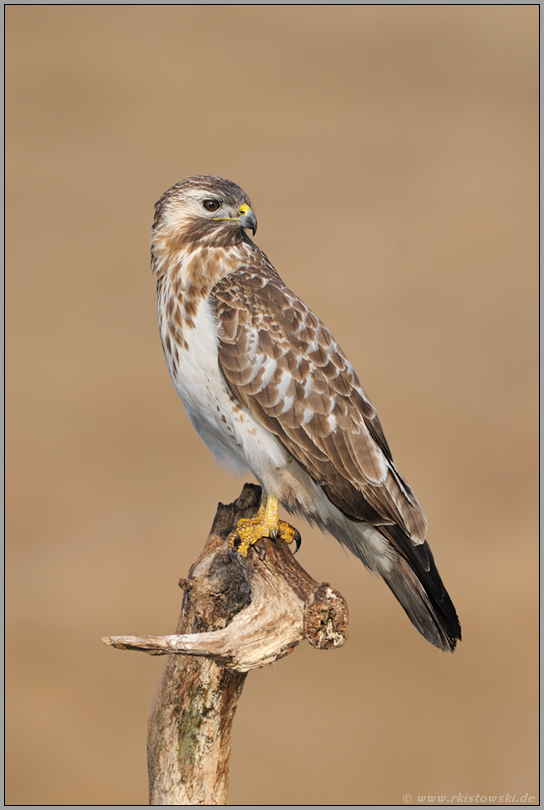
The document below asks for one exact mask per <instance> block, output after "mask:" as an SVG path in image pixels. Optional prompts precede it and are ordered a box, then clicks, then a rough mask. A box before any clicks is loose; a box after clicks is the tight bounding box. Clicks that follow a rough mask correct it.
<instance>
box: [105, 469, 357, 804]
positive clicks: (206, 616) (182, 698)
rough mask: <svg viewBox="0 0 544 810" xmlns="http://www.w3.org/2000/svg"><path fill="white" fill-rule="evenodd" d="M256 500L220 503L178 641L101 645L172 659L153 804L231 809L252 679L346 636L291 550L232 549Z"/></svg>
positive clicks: (162, 704) (256, 493) (339, 603)
mask: <svg viewBox="0 0 544 810" xmlns="http://www.w3.org/2000/svg"><path fill="white" fill-rule="evenodd" d="M260 498H261V490H260V487H257V486H254V485H253V484H245V486H244V488H243V490H242V493H241V495H240V497H239V498H238V499H237V500H236V501H235V502H234V503H232V504H229V505H228V506H224V505H223V504H219V507H218V509H217V513H216V515H215V519H214V522H213V526H212V529H211V532H210V535H209V537H208V540H207V542H206V545H205V547H204V549H203V551H202V553H201V555H200V557H199V558H198V560H197V561H196V563H195V564H194V565H193V566H192V568H191V570H190V572H189V578H188V579H186V580H180V587H182V588H183V590H184V598H183V604H182V610H181V616H180V620H179V623H178V627H177V630H176V634H175V635H172V636H112V637H110V638H105V639H103V641H104V642H105V643H106V644H109V645H111V646H113V647H117V648H118V649H123V650H140V651H143V652H147V653H149V654H150V655H170V658H169V659H168V663H167V665H166V669H165V671H164V674H163V677H162V680H161V682H160V684H159V688H158V691H157V694H156V696H155V700H154V703H153V707H152V710H151V716H150V719H149V733H148V764H149V793H150V802H149V803H150V804H151V805H159V804H163V805H168V804H169V805H182V804H193V805H205V804H209V805H217V804H226V803H227V790H228V765H229V756H230V740H231V729H232V720H233V716H234V712H235V710H236V704H237V701H238V698H239V696H240V694H241V692H242V688H243V685H244V681H245V677H246V674H247V672H248V671H249V670H251V669H255V668H256V667H262V666H264V665H265V664H270V663H272V662H273V661H277V660H278V659H279V658H282V657H283V656H284V655H287V654H288V653H290V652H292V650H293V649H294V648H295V647H296V646H297V644H298V643H299V642H300V641H302V640H303V639H307V640H308V641H309V642H310V644H311V645H312V646H313V647H316V648H317V649H322V650H323V649H329V648H330V647H339V646H341V645H342V644H343V643H344V640H345V638H346V627H347V621H348V612H347V605H346V603H345V601H344V599H343V597H342V596H341V595H340V594H339V593H338V592H337V591H335V590H334V589H333V588H331V587H330V585H328V584H327V583H322V584H321V585H319V584H318V583H317V582H315V580H313V579H312V578H311V577H310V576H309V574H307V573H306V571H304V569H303V568H302V567H301V566H300V565H299V563H298V562H297V561H296V559H295V558H294V557H293V555H292V553H291V551H290V549H289V547H288V546H287V545H286V544H285V543H283V542H275V541H272V540H269V539H268V538H266V539H264V538H263V539H262V540H260V541H259V542H258V543H257V544H256V545H255V546H254V547H253V548H252V549H251V550H250V552H249V555H248V556H247V557H246V558H243V557H241V556H240V555H239V554H237V553H236V552H233V551H231V550H230V549H229V548H228V547H227V540H228V538H229V536H230V534H231V533H232V532H233V531H234V529H235V528H236V525H237V523H238V520H239V519H240V518H247V517H254V515H255V514H256V512H257V510H258V507H259V502H260Z"/></svg>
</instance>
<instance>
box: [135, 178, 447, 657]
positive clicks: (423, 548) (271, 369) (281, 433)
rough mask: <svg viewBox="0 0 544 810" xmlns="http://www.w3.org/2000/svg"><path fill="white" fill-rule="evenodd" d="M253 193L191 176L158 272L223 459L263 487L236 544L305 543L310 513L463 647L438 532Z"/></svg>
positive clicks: (185, 396)
mask: <svg viewBox="0 0 544 810" xmlns="http://www.w3.org/2000/svg"><path fill="white" fill-rule="evenodd" d="M256 229H257V220H256V218H255V214H254V213H253V211H252V210H251V203H250V200H249V198H248V196H247V194H245V192H244V191H242V189H241V188H240V187H239V186H237V185H236V184H235V183H232V182H231V181H229V180H225V179H224V178H222V177H214V176H209V175H203V176H198V177H190V178H188V179H186V180H182V181H181V182H180V183H177V184H176V185H174V186H172V188H170V189H168V191H166V192H165V193H164V194H163V195H162V197H161V198H160V200H159V201H158V202H157V204H156V206H155V218H154V221H153V233H152V240H151V268H152V271H153V273H154V275H155V276H156V278H157V291H158V313H159V323H160V334H161V339H162V344H163V347H164V353H165V356H166V362H167V365H168V371H169V372H170V376H171V378H172V381H173V383H174V385H175V387H176V389H177V391H178V393H179V395H180V397H181V399H182V401H183V404H184V405H185V408H186V410H187V413H188V415H189V418H190V420H191V422H192V424H193V426H194V428H195V430H196V431H197V433H198V434H199V435H200V437H201V438H202V439H203V440H204V442H205V443H206V444H207V445H208V447H209V448H210V450H211V451H212V453H213V454H214V456H215V458H216V460H217V461H218V462H219V463H220V464H225V465H227V466H228V467H229V468H231V469H233V470H235V471H237V472H240V473H243V472H244V471H247V470H250V471H251V472H252V473H253V475H254V476H255V477H256V478H257V480H258V481H259V482H260V484H261V486H262V490H263V500H262V503H261V507H260V510H259V514H258V515H257V517H256V518H254V519H252V520H246V521H240V524H239V525H238V528H237V531H236V532H235V535H234V536H233V537H232V538H231V540H230V545H231V547H232V548H234V549H236V550H237V551H238V552H239V553H240V554H242V555H246V554H247V551H248V548H249V546H250V545H251V544H252V543H254V542H256V541H257V540H258V539H259V538H260V537H277V536H279V537H282V538H283V539H285V540H287V541H290V540H292V539H298V538H297V536H296V535H297V533H296V530H294V529H293V528H292V527H291V526H290V525H289V524H288V523H286V522H284V521H280V520H279V517H278V504H279V503H281V504H282V505H283V506H284V507H285V508H286V509H287V510H288V512H290V513H295V514H302V515H304V517H305V518H307V520H308V521H309V522H310V523H311V524H315V525H317V526H319V528H320V529H321V530H322V531H326V532H329V533H330V534H332V535H333V536H334V537H336V539H337V540H339V541H340V543H342V544H343V545H344V546H347V548H349V549H350V551H352V552H353V553H354V554H355V555H356V556H357V557H359V559H361V560H362V562H363V563H364V565H365V566H366V567H367V568H368V569H369V570H370V571H372V572H374V573H377V574H379V575H380V576H381V577H382V578H383V579H384V580H385V582H386V584H387V585H388V586H389V588H390V589H391V591H392V592H393V594H394V595H395V596H396V598H397V599H398V601H399V602H400V604H401V605H402V607H403V608H404V610H405V611H406V613H407V615H408V618H409V619H410V621H411V622H412V624H413V625H414V626H415V627H416V628H417V630H419V632H420V633H421V634H422V635H423V636H424V637H425V638H426V639H427V640H428V641H430V642H431V644H434V645H435V646H436V647H439V648H440V649H442V650H450V651H453V650H454V648H455V645H456V642H457V640H458V639H460V638H461V628H460V626H459V621H458V619H457V614H456V612H455V608H454V606H453V603H452V601H451V599H450V597H449V596H448V593H447V591H446V589H445V588H444V585H443V584H442V580H441V579H440V576H439V574H438V571H437V569H436V566H435V563H434V559H433V555H432V553H431V549H430V548H429V545H428V544H427V542H426V540H425V534H426V528H427V522H426V519H425V516H424V514H423V512H422V511H421V508H420V506H419V503H418V502H417V499H416V497H415V495H414V493H413V492H412V490H411V488H410V487H409V486H408V484H407V483H406V481H405V480H404V479H403V477H402V476H401V474H400V473H399V471H398V470H397V468H396V466H395V464H394V463H393V458H392V455H391V450H390V449H389V445H388V443H387V440H386V438H385V435H384V432H383V429H382V426H381V424H380V422H379V419H378V417H377V415H376V411H375V409H374V406H373V405H372V404H371V402H370V400H369V398H368V396H367V395H366V393H365V391H364V389H363V387H362V386H361V383H360V382H359V379H358V377H357V375H356V373H355V371H354V369H353V367H352V366H351V364H350V363H349V361H348V360H347V358H346V356H345V354H344V352H343V351H342V349H341V348H340V347H339V345H338V344H337V343H336V341H335V340H334V338H333V336H332V335H331V333H330V332H329V330H328V329H327V328H326V326H325V325H324V324H323V323H322V322H321V321H320V320H319V318H318V317H317V316H316V315H314V313H313V312H312V311H311V310H310V309H308V307H307V306H306V305H305V304H304V303H303V302H302V301H301V300H300V299H299V298H298V297H297V296H296V295H295V294H294V293H293V292H292V291H291V290H290V289H289V288H288V287H287V286H286V285H285V284H284V282H283V281H282V280H281V278H280V277H279V275H278V273H277V272H276V270H275V269H274V267H273V266H272V264H271V263H270V261H269V260H268V258H267V257H266V256H265V254H264V253H263V251H262V250H261V249H260V248H259V247H257V245H256V244H255V243H254V242H253V241H252V239H251V238H250V237H249V236H248V234H247V233H246V231H248V230H251V231H252V234H253V235H254V234H255V231H256Z"/></svg>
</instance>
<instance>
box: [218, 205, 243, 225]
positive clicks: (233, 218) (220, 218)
mask: <svg viewBox="0 0 544 810" xmlns="http://www.w3.org/2000/svg"><path fill="white" fill-rule="evenodd" d="M248 211H251V208H250V207H249V205H247V204H246V203H242V205H241V206H240V209H239V211H238V216H237V217H212V219H213V220H214V221H216V222H217V221H219V220H224V219H228V220H230V222H238V220H239V219H240V217H245V215H246V214H247V213H248Z"/></svg>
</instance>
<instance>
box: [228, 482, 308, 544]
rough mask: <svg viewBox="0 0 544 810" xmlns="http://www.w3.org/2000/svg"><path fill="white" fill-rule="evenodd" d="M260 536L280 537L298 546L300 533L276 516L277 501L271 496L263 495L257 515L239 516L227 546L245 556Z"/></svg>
mask: <svg viewBox="0 0 544 810" xmlns="http://www.w3.org/2000/svg"><path fill="white" fill-rule="evenodd" d="M261 537H272V538H276V537H280V538H281V539H282V540H284V541H285V542H286V543H292V542H293V540H294V541H295V542H296V544H297V551H298V549H299V548H300V534H299V533H298V531H297V530H296V529H295V528H294V527H293V526H291V525H290V524H289V523H287V522H286V521H285V520H280V519H279V518H278V501H277V499H276V498H273V497H271V496H268V495H267V496H265V497H264V499H263V501H262V503H261V505H260V507H259V511H258V512H257V515H256V516H255V517H254V518H241V519H240V520H239V521H238V525H237V527H236V529H235V530H234V531H233V533H232V534H231V536H230V537H229V548H231V549H233V550H234V551H237V552H238V554H240V555H241V556H242V557H247V553H248V551H249V548H250V546H253V545H254V544H255V543H257V542H258V541H259V540H260V539H261Z"/></svg>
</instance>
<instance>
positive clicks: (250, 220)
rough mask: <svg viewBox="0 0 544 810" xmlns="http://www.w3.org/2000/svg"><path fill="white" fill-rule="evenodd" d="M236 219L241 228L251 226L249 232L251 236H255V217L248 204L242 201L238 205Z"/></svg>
mask: <svg viewBox="0 0 544 810" xmlns="http://www.w3.org/2000/svg"><path fill="white" fill-rule="evenodd" d="M237 219H238V222H239V223H240V225H241V226H242V228H247V229H248V230H249V229H250V228H251V232H252V234H253V236H255V234H256V233H257V217H256V216H255V214H254V213H253V211H252V210H251V208H250V207H249V205H246V204H245V203H243V204H242V205H241V206H240V216H239V217H238V218H237Z"/></svg>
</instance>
